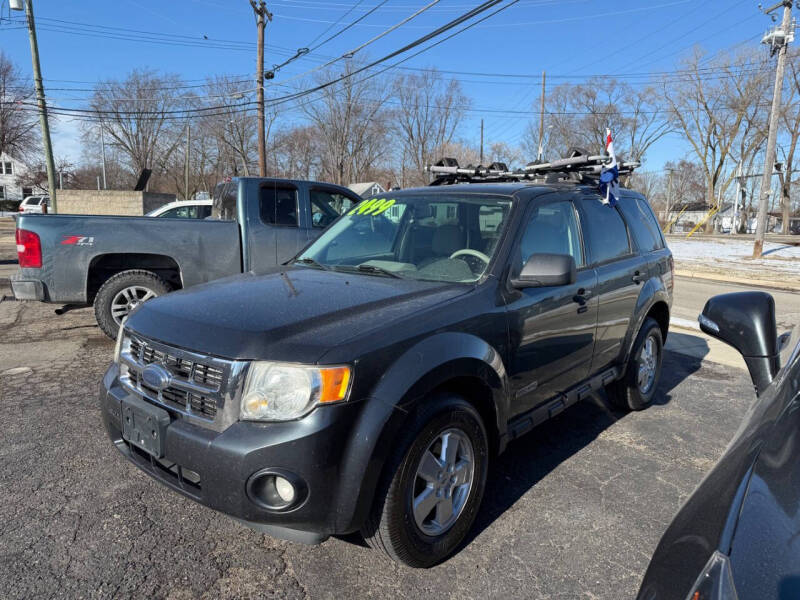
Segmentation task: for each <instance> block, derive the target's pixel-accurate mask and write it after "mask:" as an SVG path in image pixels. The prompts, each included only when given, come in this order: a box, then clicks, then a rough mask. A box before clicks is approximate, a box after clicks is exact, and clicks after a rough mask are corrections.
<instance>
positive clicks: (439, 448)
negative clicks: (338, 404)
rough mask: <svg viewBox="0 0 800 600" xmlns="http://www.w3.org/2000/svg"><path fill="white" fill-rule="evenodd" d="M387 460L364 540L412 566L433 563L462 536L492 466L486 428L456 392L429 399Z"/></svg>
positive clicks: (455, 545)
mask: <svg viewBox="0 0 800 600" xmlns="http://www.w3.org/2000/svg"><path fill="white" fill-rule="evenodd" d="M405 430H406V432H407V433H406V434H405V435H404V437H403V439H402V440H401V442H400V443H399V444H397V446H396V450H395V452H394V454H393V455H392V456H391V457H390V458H389V460H388V462H387V469H386V471H385V473H384V476H383V478H382V480H381V483H380V484H379V485H378V489H377V490H376V495H375V502H374V504H373V507H372V511H371V513H370V516H369V518H368V519H367V522H366V523H365V525H364V528H363V529H362V530H361V533H362V535H363V536H364V539H365V540H366V542H367V543H368V544H369V545H370V546H371V547H372V548H375V549H377V550H380V551H382V552H383V553H385V554H386V555H387V556H389V557H390V558H391V559H393V560H395V561H398V562H401V563H404V564H406V565H409V566H411V567H431V566H433V565H435V564H437V563H439V562H441V561H443V560H444V559H445V558H447V557H448V556H449V555H450V554H451V553H452V552H453V551H454V550H456V548H457V547H458V546H459V544H461V542H463V540H464V538H465V537H466V535H467V533H468V532H469V530H470V528H471V527H472V524H473V522H474V521H475V516H476V515H477V514H478V508H479V507H480V504H481V500H482V498H483V491H484V488H485V486H486V472H487V469H488V461H489V454H488V447H489V446H488V440H487V435H486V429H485V427H484V425H483V422H482V420H481V418H480V415H478V413H477V411H476V410H475V409H474V408H473V407H472V406H471V405H470V404H469V403H468V402H466V401H464V400H463V399H462V398H459V397H458V396H454V395H449V394H448V395H443V396H437V397H435V398H432V399H430V400H429V401H426V403H425V405H424V406H423V407H422V409H421V410H420V411H418V413H417V414H416V416H415V417H413V419H412V423H411V424H410V425H409V427H407V428H405Z"/></svg>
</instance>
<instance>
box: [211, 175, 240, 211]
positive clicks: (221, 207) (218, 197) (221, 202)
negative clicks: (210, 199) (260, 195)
mask: <svg viewBox="0 0 800 600" xmlns="http://www.w3.org/2000/svg"><path fill="white" fill-rule="evenodd" d="M238 188H239V186H238V185H237V183H236V182H235V181H229V182H227V183H220V184H217V186H216V187H215V188H214V204H213V208H212V211H211V216H212V217H213V218H215V219H219V220H221V221H235V220H236V193H237V190H238Z"/></svg>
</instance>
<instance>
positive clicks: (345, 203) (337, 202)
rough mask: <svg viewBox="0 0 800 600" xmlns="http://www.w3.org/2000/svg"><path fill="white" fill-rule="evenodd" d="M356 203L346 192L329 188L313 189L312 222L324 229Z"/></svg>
mask: <svg viewBox="0 0 800 600" xmlns="http://www.w3.org/2000/svg"><path fill="white" fill-rule="evenodd" d="M355 204H356V202H355V201H354V200H353V199H352V198H349V197H348V196H345V195H344V194H339V193H337V192H331V191H328V190H311V224H312V225H313V226H314V227H319V228H321V229H324V228H325V227H327V226H328V225H330V224H331V223H333V221H335V220H336V218H337V217H338V216H339V215H341V214H343V213H344V212H346V211H348V210H350V208H352V207H353V206H355Z"/></svg>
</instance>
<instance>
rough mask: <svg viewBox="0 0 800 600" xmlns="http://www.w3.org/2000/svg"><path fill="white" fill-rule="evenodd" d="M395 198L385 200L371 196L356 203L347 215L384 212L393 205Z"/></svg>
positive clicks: (372, 214)
mask: <svg viewBox="0 0 800 600" xmlns="http://www.w3.org/2000/svg"><path fill="white" fill-rule="evenodd" d="M395 202H396V200H386V199H385V198H384V199H378V198H373V199H372V200H366V201H364V202H362V203H360V204H357V205H356V206H355V207H354V208H353V209H352V210H351V211H350V212H349V213H347V214H348V215H370V216H373V217H374V216H376V215H379V214H381V213H384V212H386V211H387V210H388V209H389V208H391V207H392V206H394V203H395Z"/></svg>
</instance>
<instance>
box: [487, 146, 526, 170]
mask: <svg viewBox="0 0 800 600" xmlns="http://www.w3.org/2000/svg"><path fill="white" fill-rule="evenodd" d="M490 161H491V162H494V161H497V162H501V163H505V164H506V165H507V166H508V167H509V168H511V169H513V168H516V167H522V166H524V165H525V164H527V161H525V159H524V155H523V151H522V149H521V148H518V147H515V146H511V145H509V144H507V143H506V142H492V143H491V144H489V155H488V160H485V161H484V162H487V163H488V162H490Z"/></svg>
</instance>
